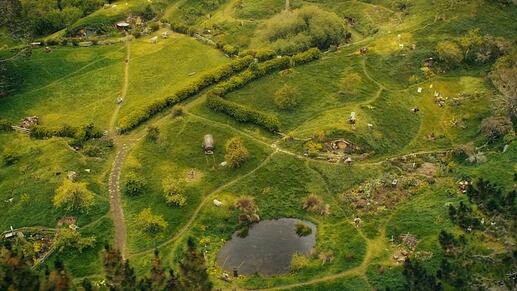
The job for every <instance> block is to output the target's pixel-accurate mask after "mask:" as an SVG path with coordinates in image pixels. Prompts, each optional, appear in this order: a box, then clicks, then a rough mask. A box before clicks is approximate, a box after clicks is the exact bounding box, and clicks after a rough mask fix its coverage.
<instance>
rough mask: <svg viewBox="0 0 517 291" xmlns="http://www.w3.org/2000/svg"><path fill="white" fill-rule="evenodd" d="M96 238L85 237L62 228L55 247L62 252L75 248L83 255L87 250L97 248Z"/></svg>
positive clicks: (57, 235)
mask: <svg viewBox="0 0 517 291" xmlns="http://www.w3.org/2000/svg"><path fill="white" fill-rule="evenodd" d="M95 241H96V240H95V236H88V237H83V236H81V234H80V233H79V232H78V231H75V230H71V229H68V228H60V229H59V230H58V231H57V233H56V238H55V242H54V246H55V247H56V249H57V250H58V251H60V252H62V251H63V250H64V249H65V248H75V249H77V250H78V251H79V253H81V252H82V251H83V249H85V248H91V247H93V246H95Z"/></svg>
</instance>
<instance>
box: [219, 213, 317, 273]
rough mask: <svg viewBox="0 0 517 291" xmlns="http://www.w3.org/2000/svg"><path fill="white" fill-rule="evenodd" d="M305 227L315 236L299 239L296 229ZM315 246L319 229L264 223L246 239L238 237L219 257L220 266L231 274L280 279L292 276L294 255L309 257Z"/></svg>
mask: <svg viewBox="0 0 517 291" xmlns="http://www.w3.org/2000/svg"><path fill="white" fill-rule="evenodd" d="M298 223H303V224H305V225H306V226H308V227H310V228H311V230H312V232H311V233H310V234H309V235H307V236H303V237H300V236H298V234H296V225H297V224H298ZM315 244H316V226H315V225H314V224H313V223H310V222H307V221H302V220H298V219H293V218H281V219H276V220H264V221H261V222H259V223H257V224H254V225H253V226H252V227H251V228H250V230H249V233H248V235H247V236H246V237H244V238H241V237H239V236H238V235H237V233H235V234H234V235H233V236H232V239H231V240H229V241H227V242H226V244H225V245H224V246H223V248H222V249H221V251H220V252H219V254H218V255H217V263H218V264H219V266H220V267H221V268H223V269H224V270H226V271H229V272H230V274H231V272H232V271H233V269H234V268H235V267H236V268H238V271H239V274H243V275H250V274H255V273H260V274H262V275H277V274H284V273H287V272H289V270H290V266H291V258H292V256H293V255H294V254H295V253H299V254H305V255H308V254H309V253H310V251H311V250H312V248H313V247H314V246H315Z"/></svg>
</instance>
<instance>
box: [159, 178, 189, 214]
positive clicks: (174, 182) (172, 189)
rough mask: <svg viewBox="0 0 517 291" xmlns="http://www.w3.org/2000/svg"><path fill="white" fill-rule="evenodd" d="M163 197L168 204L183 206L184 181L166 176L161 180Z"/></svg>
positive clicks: (184, 202)
mask: <svg viewBox="0 0 517 291" xmlns="http://www.w3.org/2000/svg"><path fill="white" fill-rule="evenodd" d="M162 187H163V197H164V198H165V200H166V201H167V204H169V205H175V206H179V207H183V206H185V204H186V203H187V198H185V181H183V180H179V179H174V178H172V177H167V178H165V179H164V180H163V181H162Z"/></svg>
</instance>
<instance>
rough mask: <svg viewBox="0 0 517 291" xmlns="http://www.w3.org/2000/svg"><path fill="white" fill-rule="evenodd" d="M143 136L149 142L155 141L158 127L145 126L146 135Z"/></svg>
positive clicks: (158, 133) (158, 136) (157, 137)
mask: <svg viewBox="0 0 517 291" xmlns="http://www.w3.org/2000/svg"><path fill="white" fill-rule="evenodd" d="M145 138H146V139H147V140H148V141H150V142H156V141H158V139H159V138H160V129H159V128H158V127H156V126H149V128H147V135H146V136H145Z"/></svg>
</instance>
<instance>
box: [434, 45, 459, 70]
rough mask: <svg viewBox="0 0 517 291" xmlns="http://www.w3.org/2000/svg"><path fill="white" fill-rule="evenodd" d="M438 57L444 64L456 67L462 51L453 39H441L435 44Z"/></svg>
mask: <svg viewBox="0 0 517 291" xmlns="http://www.w3.org/2000/svg"><path fill="white" fill-rule="evenodd" d="M436 53H437V55H438V59H440V60H441V61H443V62H444V63H445V65H446V66H448V67H450V68H453V67H456V66H457V65H458V64H459V63H461V61H462V60H463V52H462V51H461V49H460V47H459V46H458V44H456V43H455V42H453V41H448V40H446V41H442V42H439V43H438V44H437V45H436Z"/></svg>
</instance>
